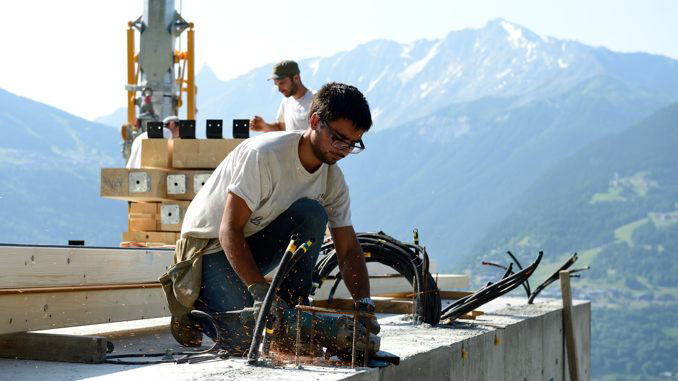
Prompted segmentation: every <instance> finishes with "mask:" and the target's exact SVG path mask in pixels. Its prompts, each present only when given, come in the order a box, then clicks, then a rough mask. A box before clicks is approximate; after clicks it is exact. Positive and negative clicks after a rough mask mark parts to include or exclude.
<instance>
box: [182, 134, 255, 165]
mask: <svg viewBox="0 0 678 381" xmlns="http://www.w3.org/2000/svg"><path fill="white" fill-rule="evenodd" d="M243 141H244V139H172V140H170V145H171V146H172V148H171V150H172V168H193V169H199V168H200V169H202V168H204V169H214V168H216V167H217V166H218V165H219V164H220V163H221V162H222V161H223V160H224V158H225V157H226V156H227V155H228V154H229V153H231V151H233V150H234V149H235V147H237V146H238V144H240V143H242V142H243Z"/></svg>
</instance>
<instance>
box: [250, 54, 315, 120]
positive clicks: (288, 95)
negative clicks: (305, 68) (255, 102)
mask: <svg viewBox="0 0 678 381" xmlns="http://www.w3.org/2000/svg"><path fill="white" fill-rule="evenodd" d="M271 79H272V80H273V83H274V84H275V86H276V87H277V88H278V91H279V92H280V93H281V94H282V95H283V96H284V98H283V100H282V101H281V102H280V106H279V107H278V114H277V116H276V121H275V122H273V123H266V122H265V121H264V118H262V117H260V116H258V115H256V116H255V117H254V118H252V119H250V129H251V130H252V131H260V132H270V131H305V130H306V129H307V128H308V115H309V113H308V110H309V109H310V107H311V99H312V98H313V91H311V90H309V89H307V88H306V87H305V86H304V84H303V83H301V77H300V72H299V65H297V63H296V62H294V61H289V60H286V61H281V62H278V63H277V64H275V65H273V73H272V75H271V77H270V78H269V80H271Z"/></svg>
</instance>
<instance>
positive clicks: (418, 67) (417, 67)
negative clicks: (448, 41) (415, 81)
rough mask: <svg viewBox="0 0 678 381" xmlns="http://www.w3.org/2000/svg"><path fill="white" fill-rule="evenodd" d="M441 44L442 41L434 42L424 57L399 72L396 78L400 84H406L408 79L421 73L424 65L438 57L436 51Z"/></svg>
mask: <svg viewBox="0 0 678 381" xmlns="http://www.w3.org/2000/svg"><path fill="white" fill-rule="evenodd" d="M441 43H442V40H439V41H438V42H436V43H435V44H434V45H433V46H432V47H431V49H430V50H429V51H428V53H426V56H424V58H422V59H420V60H418V61H416V62H414V63H412V64H410V65H408V66H407V67H406V68H405V70H403V71H402V72H400V73H399V74H398V78H399V79H400V81H401V82H402V83H406V82H407V81H409V80H410V79H412V78H414V77H415V76H416V75H417V74H419V73H421V71H422V70H424V68H425V67H426V65H427V64H428V63H429V62H430V61H431V60H432V59H433V57H435V56H436V55H438V49H439V48H440V44H441Z"/></svg>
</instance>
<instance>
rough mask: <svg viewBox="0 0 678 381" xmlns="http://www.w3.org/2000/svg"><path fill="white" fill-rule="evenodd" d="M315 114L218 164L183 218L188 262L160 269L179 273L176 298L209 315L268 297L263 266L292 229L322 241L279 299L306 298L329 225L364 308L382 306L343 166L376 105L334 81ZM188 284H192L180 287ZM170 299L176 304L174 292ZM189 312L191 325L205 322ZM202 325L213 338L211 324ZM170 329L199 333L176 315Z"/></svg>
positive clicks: (231, 331) (272, 262) (178, 256)
mask: <svg viewBox="0 0 678 381" xmlns="http://www.w3.org/2000/svg"><path fill="white" fill-rule="evenodd" d="M310 112H311V116H310V118H309V121H310V127H309V128H308V129H307V130H305V131H289V132H288V131H286V132H272V133H268V134H262V135H259V136H256V137H254V138H250V139H247V140H245V141H244V142H243V143H241V144H240V145H239V146H238V147H237V148H236V149H235V150H234V151H233V152H231V153H230V154H229V155H228V156H227V157H226V158H225V159H224V161H222V162H221V164H220V165H219V166H218V167H217V168H216V170H215V171H214V172H213V174H212V175H211V176H210V178H209V180H208V181H207V182H206V183H205V185H204V186H203V187H202V189H201V190H200V191H199V192H198V194H197V195H196V196H195V198H194V199H193V201H192V202H191V204H190V206H189V207H188V210H187V211H186V214H185V216H184V220H183V224H182V227H181V239H180V240H179V241H178V242H177V251H176V253H175V260H176V261H177V262H179V264H178V265H176V266H174V267H175V268H176V269H185V270H183V272H181V270H177V271H175V272H173V273H172V274H171V275H167V276H164V277H165V279H163V277H161V282H162V283H163V284H166V283H167V282H169V278H172V279H181V285H178V286H177V284H175V285H174V286H172V285H171V284H170V285H168V286H167V287H174V288H173V291H171V292H167V291H166V292H165V294H166V295H167V296H168V300H170V299H171V298H175V297H176V299H178V300H179V301H178V302H177V303H180V304H182V305H183V306H184V307H185V309H186V310H190V309H192V308H195V309H198V310H202V311H204V312H207V313H210V314H217V313H220V312H225V311H233V310H240V309H242V308H244V307H248V306H252V304H253V303H254V302H261V301H263V298H264V296H265V294H266V291H267V290H268V284H267V283H266V280H265V279H264V274H266V273H267V272H269V271H271V270H272V269H274V268H275V267H276V266H277V265H278V263H279V262H280V260H281V258H282V255H283V253H284V251H285V249H286V247H287V244H288V243H289V241H290V237H291V236H292V235H293V234H297V235H298V237H299V240H300V242H306V241H308V240H314V241H315V244H313V245H312V246H311V248H310V249H309V251H308V252H307V253H305V254H304V256H303V257H302V259H301V260H300V261H299V262H298V263H297V264H296V265H295V267H293V268H292V269H291V270H290V272H289V274H290V275H288V277H287V278H286V279H285V281H284V282H283V283H282V285H281V287H280V289H279V292H278V293H277V297H278V298H279V300H281V303H282V302H284V303H286V304H287V305H289V306H293V305H296V304H297V301H298V299H299V298H302V299H303V300H305V301H306V302H308V295H309V293H310V292H311V289H312V279H311V277H312V273H313V269H314V266H315V264H316V261H317V259H318V254H319V250H320V246H321V245H322V242H323V238H324V234H325V226H326V224H328V223H329V229H330V232H331V234H332V239H333V241H334V243H335V247H336V252H337V258H338V263H339V268H340V270H341V274H342V276H343V279H344V282H345V284H346V286H347V288H348V290H349V291H350V292H351V295H352V296H353V299H354V300H355V301H356V302H357V303H358V305H359V308H361V310H364V311H370V310H371V311H374V309H373V308H374V304H373V302H372V300H371V299H370V284H369V279H368V274H367V268H366V265H365V258H364V255H363V252H362V249H361V247H360V244H359V243H358V240H357V238H356V235H355V231H354V229H353V226H352V223H351V212H350V198H349V193H348V187H347V185H346V182H345V181H344V176H343V174H342V171H341V169H340V168H339V167H338V166H337V165H335V164H336V162H337V161H339V160H341V159H342V158H344V157H346V156H347V155H348V154H349V153H358V152H360V151H362V150H363V149H364V148H365V146H364V144H363V142H362V140H361V139H362V136H363V134H364V133H365V132H366V131H367V130H369V128H370V127H371V125H372V118H371V114H370V109H369V105H368V103H367V100H366V99H365V97H364V96H363V94H362V93H360V91H358V89H356V88H355V87H353V86H348V85H345V84H340V83H329V84H326V85H325V86H323V88H322V89H320V90H319V91H318V93H316V95H315V97H314V99H313V104H312V105H311V108H310ZM196 268H198V269H200V268H201V269H202V271H201V272H200V271H199V270H198V271H196V270H195V269H196ZM196 272H197V274H196ZM196 277H199V278H200V280H199V281H197V280H195V278H196ZM187 284H193V286H192V287H188V288H182V287H186V285H187ZM198 294H199V295H198ZM191 300H193V301H194V304H191V302H190V301H191ZM187 301H188V302H187ZM169 304H170V306H172V305H176V303H172V301H171V300H170V302H169ZM170 309H171V310H172V308H170ZM175 311H176V309H175ZM173 315H175V313H174V312H173ZM190 320H191V321H192V322H193V323H189V324H196V321H201V319H193V318H191V319H190ZM197 324H199V325H201V326H202V329H203V330H204V331H205V332H206V333H207V334H208V335H209V336H210V337H213V338H214V332H211V331H212V329H211V325H210V324H207V323H206V322H205V321H202V322H200V323H197ZM370 325H371V332H372V333H374V334H376V333H378V331H379V326H378V324H377V323H376V320H372V321H371V322H370ZM172 327H173V330H172V332H173V334H175V338H177V340H178V341H179V342H181V343H182V344H184V345H190V344H189V342H190V341H191V340H192V339H198V338H195V337H193V338H192V339H191V340H186V342H183V341H182V340H183V339H186V338H185V337H183V336H182V335H183V334H185V333H186V327H187V326H182V325H181V324H179V323H176V324H175V323H174V321H173V324H172ZM219 329H220V330H222V331H224V330H225V332H222V338H225V339H224V340H227V341H228V340H232V341H231V342H230V344H232V345H233V346H236V347H237V344H238V343H236V341H237V340H238V339H237V338H240V340H241V341H240V342H239V345H240V346H241V348H240V349H243V350H244V349H247V348H242V346H244V345H245V344H246V345H247V346H248V345H249V342H248V341H247V338H245V339H243V338H242V337H243V328H242V326H239V325H237V324H235V325H231V326H229V325H228V324H226V325H225V326H220V328H219ZM181 330H184V332H181ZM188 330H190V328H188ZM178 336H182V337H178ZM249 340H251V338H250V339H249ZM193 344H195V343H193ZM230 350H233V351H237V349H233V348H231V349H230Z"/></svg>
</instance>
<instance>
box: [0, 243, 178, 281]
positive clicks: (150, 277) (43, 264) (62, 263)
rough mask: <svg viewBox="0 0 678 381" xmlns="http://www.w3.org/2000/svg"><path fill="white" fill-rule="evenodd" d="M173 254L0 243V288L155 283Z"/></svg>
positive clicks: (154, 251) (167, 251) (153, 250)
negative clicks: (5, 244) (0, 271)
mask: <svg viewBox="0 0 678 381" xmlns="http://www.w3.org/2000/svg"><path fill="white" fill-rule="evenodd" d="M170 234H172V235H174V234H175V233H170ZM173 257H174V251H172V250H158V249H146V250H144V249H123V248H108V249H95V248H87V247H48V246H0V269H2V276H0V291H1V290H2V289H6V288H26V287H53V286H76V285H94V284H119V283H145V282H157V281H158V277H159V276H160V275H162V274H163V273H164V272H165V271H166V270H167V268H168V267H169V266H170V265H171V264H172V258H173Z"/></svg>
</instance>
